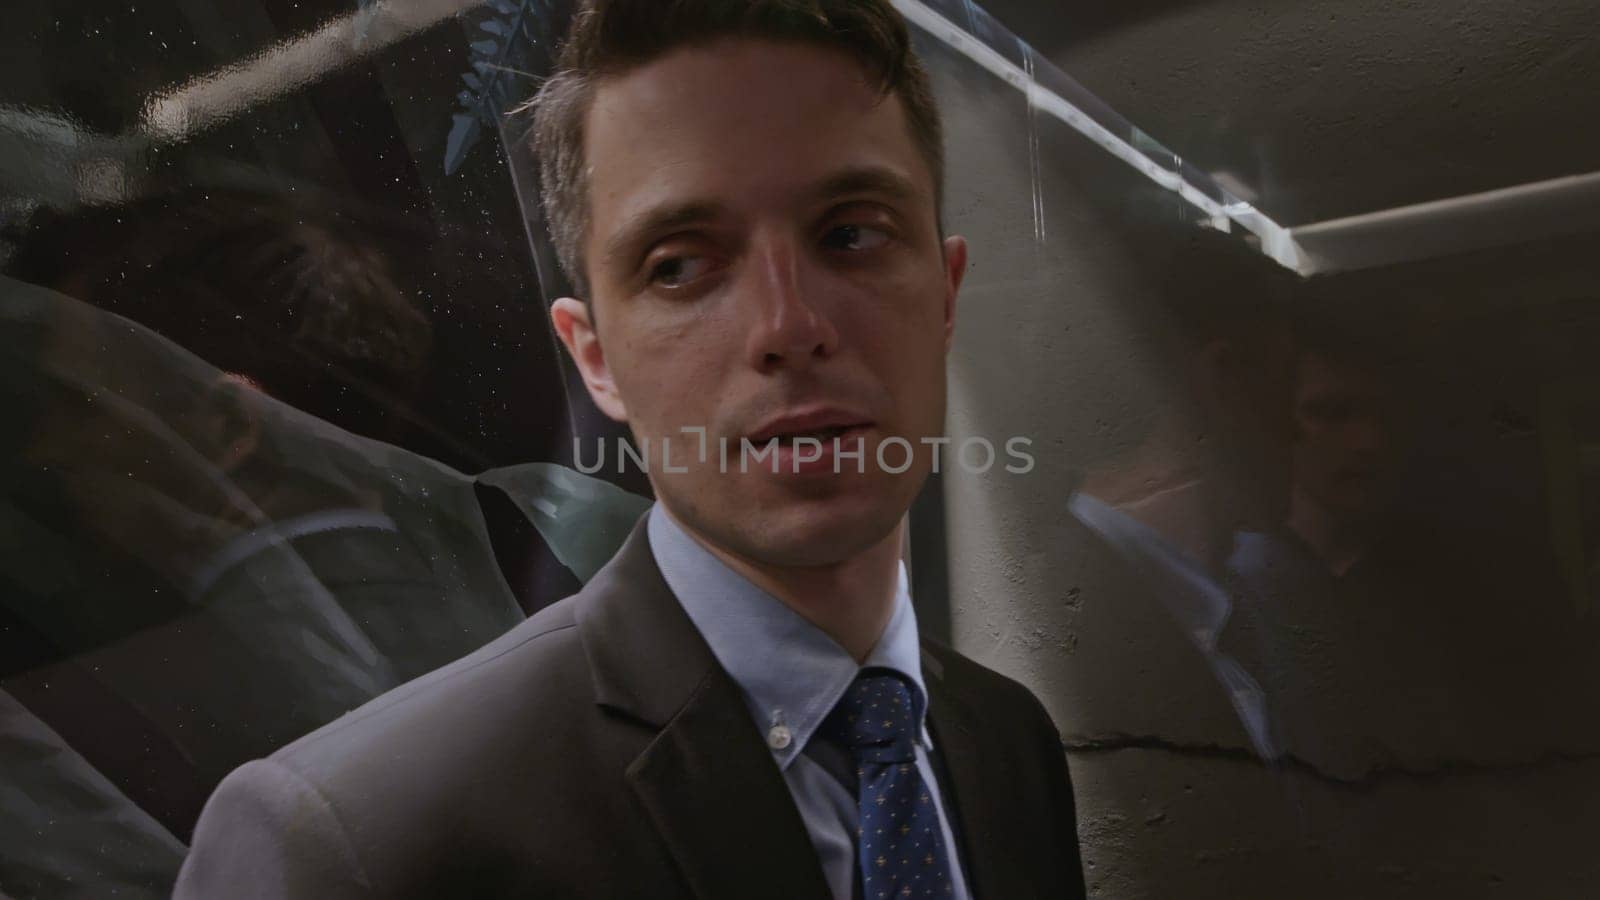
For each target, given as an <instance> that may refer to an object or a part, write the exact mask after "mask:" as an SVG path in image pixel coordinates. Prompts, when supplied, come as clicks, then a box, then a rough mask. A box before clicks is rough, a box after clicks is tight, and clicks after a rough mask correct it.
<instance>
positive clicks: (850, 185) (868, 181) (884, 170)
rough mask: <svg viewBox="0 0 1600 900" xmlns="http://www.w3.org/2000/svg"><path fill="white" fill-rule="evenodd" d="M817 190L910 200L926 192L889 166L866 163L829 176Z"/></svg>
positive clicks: (828, 195)
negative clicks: (881, 195) (882, 195)
mask: <svg viewBox="0 0 1600 900" xmlns="http://www.w3.org/2000/svg"><path fill="white" fill-rule="evenodd" d="M814 193H815V194H816V196H818V197H824V198H831V197H839V196H844V195H847V194H884V195H887V196H888V197H889V198H890V199H893V200H896V201H900V202H907V201H911V200H914V199H916V198H917V197H918V196H920V195H922V194H923V193H924V192H923V191H921V190H919V189H918V188H917V186H916V185H915V184H914V183H913V182H912V181H911V179H909V178H907V177H906V176H905V175H902V174H901V173H900V172H898V171H896V170H894V169H891V168H888V167H887V166H862V167H860V168H855V169H846V170H844V171H842V172H839V173H837V174H834V175H831V176H829V177H828V178H826V179H824V180H823V181H822V182H821V183H820V184H818V185H817V187H816V190H815V192H814Z"/></svg>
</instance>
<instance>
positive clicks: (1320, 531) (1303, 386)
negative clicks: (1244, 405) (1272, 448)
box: [1288, 344, 1395, 575]
mask: <svg viewBox="0 0 1600 900" xmlns="http://www.w3.org/2000/svg"><path fill="white" fill-rule="evenodd" d="M1389 393H1390V392H1389V388H1388V385H1386V384H1385V383H1384V380H1383V377H1382V376H1381V375H1380V373H1379V372H1378V370H1377V367H1376V365H1375V364H1373V363H1371V362H1368V361H1364V360H1362V359H1361V358H1359V357H1358V356H1357V355H1355V354H1354V353H1346V354H1345V355H1342V356H1341V355H1340V353H1339V351H1338V349H1337V348H1336V347H1334V346H1333V345H1331V344H1325V345H1323V346H1321V347H1312V348H1309V349H1307V350H1306V351H1305V352H1303V353H1302V354H1301V357H1300V364H1299V372H1298V378H1297V386H1296V396H1295V407H1294V417H1295V429H1296V436H1295V445H1294V495H1293V502H1292V504H1291V508H1290V512H1289V520H1288V527H1289V529H1290V530H1292V531H1293V532H1294V533H1295V534H1296V535H1298V536H1299V537H1300V538H1301V539H1302V540H1304V541H1305V542H1306V544H1307V545H1308V546H1309V547H1310V548H1311V549H1312V550H1313V551H1314V552H1315V553H1316V554H1317V556H1318V557H1320V558H1321V559H1322V560H1323V562H1324V563H1326V564H1327V566H1328V569H1329V571H1331V572H1332V573H1333V574H1335V575H1344V574H1346V573H1348V572H1349V571H1350V568H1351V567H1352V566H1354V565H1356V564H1357V563H1358V562H1360V561H1361V559H1362V558H1363V557H1364V556H1365V555H1366V553H1367V551H1368V550H1369V549H1370V545H1371V542H1372V540H1373V531H1374V529H1375V528H1376V527H1377V526H1378V525H1379V523H1380V522H1381V519H1382V516H1383V514H1384V512H1385V511H1386V509H1387V507H1388V503H1389V501H1390V500H1391V499H1392V497H1391V494H1390V492H1391V490H1392V487H1393V484H1392V482H1393V478H1394V472H1395V459H1394V435H1393V433H1392V425H1391V422H1390V411H1389V408H1390V405H1391V402H1390V398H1389Z"/></svg>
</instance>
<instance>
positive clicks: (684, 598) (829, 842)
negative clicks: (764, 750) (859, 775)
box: [646, 503, 970, 900]
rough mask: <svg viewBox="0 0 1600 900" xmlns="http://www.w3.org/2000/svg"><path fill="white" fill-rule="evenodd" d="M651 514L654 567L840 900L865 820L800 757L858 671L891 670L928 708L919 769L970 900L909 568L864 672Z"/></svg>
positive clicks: (664, 516)
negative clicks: (940, 765) (739, 703)
mask: <svg viewBox="0 0 1600 900" xmlns="http://www.w3.org/2000/svg"><path fill="white" fill-rule="evenodd" d="M649 516H650V520H649V522H648V523H647V524H646V528H647V529H648V533H649V538H650V549H651V551H652V552H653V553H654V554H655V559H656V565H657V566H658V567H659V568H660V569H661V575H662V577H663V578H664V579H665V580H666V582H667V586H668V587H670V588H672V593H673V594H675V595H677V598H678V602H679V603H681V604H682V605H683V609H684V611H685V612H686V613H688V614H689V619H690V620H691V621H693V622H694V625H695V627H696V628H697V629H699V631H700V634H701V635H702V636H703V637H704V638H705V640H706V643H707V644H709V645H710V646H711V652H712V654H714V655H715V656H716V658H717V662H719V663H721V665H722V668H723V669H724V670H726V671H727V673H728V674H729V675H730V676H732V677H733V680H734V681H735V682H736V683H738V685H739V687H740V688H742V689H743V692H744V699H745V703H746V704H747V705H748V706H749V707H750V714H751V716H752V717H753V719H754V725H755V727H756V728H757V729H758V731H759V733H760V734H761V736H762V740H764V741H766V744H767V747H768V748H769V749H770V750H771V751H772V759H773V762H774V763H775V764H776V765H777V766H778V769H779V770H780V771H781V772H782V773H783V779H784V781H785V782H786V783H787V784H788V785H789V793H790V794H792V795H793V797H794V803H795V806H796V807H797V808H798V809H799V811H800V818H801V819H802V820H803V821H804V822H805V826H806V831H807V833H808V834H809V835H810V836H811V844H812V846H813V847H815V848H816V851H817V857H818V858H819V859H820V861H821V862H822V871H823V875H824V876H825V877H826V879H827V882H828V886H829V888H830V889H831V890H832V891H833V895H834V897H835V898H837V900H850V898H851V897H852V896H853V891H854V885H855V882H856V880H857V878H858V875H857V871H856V844H855V833H856V824H857V821H858V818H859V813H858V812H857V810H856V801H855V798H853V797H851V796H850V792H849V791H847V790H846V789H845V788H844V786H843V785H841V784H840V783H839V782H838V781H837V780H836V779H835V778H834V777H833V776H832V775H830V774H829V773H828V771H827V770H826V769H824V768H823V767H822V766H821V765H820V764H819V763H817V762H816V761H814V760H813V759H811V758H810V757H809V756H806V755H805V754H804V753H803V752H802V751H803V750H804V749H805V746H806V742H807V741H809V740H810V739H811V736H812V735H813V734H815V733H816V731H817V729H818V727H819V726H821V725H822V721H823V719H825V718H827V716H828V713H829V712H831V711H832V710H833V707H834V704H836V703H838V702H839V698H841V697H843V696H844V692H845V690H846V689H848V688H849V687H850V684H851V682H853V681H855V678H856V675H857V673H859V672H860V671H861V669H863V668H865V667H868V666H872V667H881V668H886V669H893V670H895V671H896V672H899V673H901V674H902V675H904V676H906V677H907V678H908V679H910V681H911V683H912V684H913V685H915V693H916V695H917V697H918V700H919V701H920V707H921V709H922V710H923V713H922V727H921V731H922V734H921V738H920V740H918V741H917V745H916V746H917V771H918V772H920V773H921V775H922V780H923V781H924V782H925V783H926V784H927V785H928V790H929V792H931V793H932V794H933V797H934V800H935V801H936V802H937V803H938V810H939V826H940V830H941V831H942V832H943V833H944V842H945V847H946V848H948V856H949V858H950V869H951V871H950V881H951V884H952V885H953V886H954V888H955V891H954V893H953V895H952V896H953V897H955V898H956V900H969V897H970V894H969V892H968V890H967V886H966V879H965V877H964V876H963V874H962V871H961V861H960V860H959V859H958V854H957V852H956V844H955V839H954V837H953V833H952V831H951V828H950V813H949V810H948V809H947V807H946V806H945V803H944V799H943V797H941V796H940V792H939V782H938V780H937V779H936V778H934V775H933V766H932V765H931V763H930V762H929V759H928V751H929V750H931V749H932V747H933V742H932V738H931V737H930V735H929V734H928V729H927V713H926V709H927V702H926V698H927V688H926V686H925V685H924V684H923V681H922V647H921V642H920V640H919V638H918V636H917V616H916V612H915V611H914V610H913V609H912V607H911V592H910V589H909V583H908V581H907V578H906V569H905V563H903V562H902V563H901V564H900V580H899V586H898V588H897V589H896V591H895V600H894V612H893V614H892V615H891V616H890V618H889V624H888V626H887V627H886V628H885V629H884V632H883V636H882V637H880V638H879V639H878V644H877V646H876V647H874V648H873V650H872V653H871V655H870V656H868V657H867V659H866V661H865V662H864V663H861V664H859V665H858V664H857V663H856V661H855V659H854V657H852V656H851V655H850V654H849V653H848V652H847V651H846V650H845V649H844V648H843V647H841V646H839V644H838V643H837V642H836V641H834V640H833V638H831V637H829V636H828V635H827V634H825V633H824V632H823V631H822V630H821V629H819V628H817V627H816V626H815V625H812V624H811V623H810V622H808V621H806V619H805V618H804V617H802V616H801V615H800V614H799V613H797V612H795V611H794V610H792V609H790V608H789V607H788V606H786V605H784V603H783V602H782V601H780V600H778V599H777V598H775V597H773V596H772V595H771V594H768V593H767V592H766V591H763V590H761V589H760V588H758V587H756V586H755V585H754V584H752V583H751V582H750V580H749V579H747V578H745V577H744V576H743V575H740V574H739V573H738V572H735V571H734V570H733V569H730V568H729V567H728V566H727V565H726V564H725V563H723V562H722V560H720V559H718V558H717V557H716V556H715V555H714V554H713V553H711V552H710V551H709V550H707V549H706V548H705V547H703V546H701V545H700V543H699V542H697V541H696V540H695V539H694V538H693V537H691V536H690V535H689V534H688V533H687V532H685V531H684V530H683V527H682V526H681V525H679V524H678V523H677V521H676V520H674V519H673V518H672V516H671V515H669V514H668V513H667V512H666V510H665V509H664V508H663V507H662V506H661V504H660V503H657V504H656V505H655V506H654V507H652V508H651V510H650V513H649Z"/></svg>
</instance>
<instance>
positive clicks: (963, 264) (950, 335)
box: [944, 234, 967, 353]
mask: <svg viewBox="0 0 1600 900" xmlns="http://www.w3.org/2000/svg"><path fill="white" fill-rule="evenodd" d="M944 266H945V294H944V350H945V352H946V353H949V352H950V346H951V345H952V344H953V343H954V342H955V337H956V295H957V294H959V293H961V280H962V279H963V278H965V277H966V276H967V239H966V238H964V237H961V236H960V235H954V234H953V235H951V236H949V237H947V238H945V239H944Z"/></svg>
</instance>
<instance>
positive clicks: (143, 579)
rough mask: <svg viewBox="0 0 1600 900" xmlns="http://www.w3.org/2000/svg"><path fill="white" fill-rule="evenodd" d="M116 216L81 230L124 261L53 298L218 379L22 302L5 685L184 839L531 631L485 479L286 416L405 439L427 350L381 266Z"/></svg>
mask: <svg viewBox="0 0 1600 900" xmlns="http://www.w3.org/2000/svg"><path fill="white" fill-rule="evenodd" d="M234 199H236V198H234ZM173 209H177V210H180V211H181V212H180V213H179V214H178V215H176V216H175V217H169V216H170V215H171V211H172V210H173ZM134 212H135V213H137V212H139V211H138V210H136V211H134ZM103 215H104V216H105V217H106V220H107V221H109V222H111V223H112V226H113V227H111V228H105V229H102V228H99V227H94V226H96V225H98V224H99V223H97V222H94V221H93V220H91V221H90V222H89V223H87V227H86V223H85V222H84V221H81V220H80V221H74V222H71V223H70V226H64V225H63V226H59V228H60V229H65V232H64V233H69V234H71V235H73V237H74V238H75V240H80V241H81V240H90V241H93V240H107V241H108V242H107V243H104V244H100V245H98V246H96V247H95V248H94V250H93V251H92V252H91V253H89V254H88V256H87V262H86V264H85V265H84V266H83V267H82V268H81V269H79V270H76V271H74V272H72V273H70V274H69V275H68V277H64V278H61V279H55V280H54V282H55V283H56V284H58V285H60V286H61V287H64V288H67V289H70V290H75V291H77V292H78V293H80V294H82V295H84V296H85V297H86V298H88V299H90V300H92V301H93V302H96V303H97V304H101V305H103V306H105V307H106V308H108V309H115V310H118V311H120V312H125V313H130V314H137V315H140V316H141V317H145V318H148V319H149V320H150V322H151V323H152V324H155V325H156V326H157V327H158V328H161V329H163V330H164V331H166V332H167V334H168V337H177V338H183V339H187V340H189V341H191V342H192V343H193V344H194V345H195V346H194V349H196V350H198V351H199V352H200V353H202V354H204V355H206V356H207V357H209V358H210V360H211V361H212V362H214V363H216V364H217V365H218V366H220V367H221V368H217V367H214V366H212V365H208V364H206V363H204V362H202V361H201V360H200V359H198V358H196V357H195V356H192V355H190V354H189V353H187V352H185V351H184V350H182V349H180V348H178V347H177V346H176V345H174V344H172V343H170V342H169V341H168V340H167V339H165V338H162V337H158V336H157V335H155V334H153V333H152V332H150V331H147V330H145V329H144V328H142V327H140V326H138V325H135V324H134V323H132V322H130V321H129V320H127V319H124V318H121V317H120V316H113V315H109V314H107V313H105V312H101V311H98V310H96V309H94V308H93V307H90V306H87V305H85V304H83V303H80V302H77V301H73V300H69V299H66V298H64V297H61V296H59V295H52V294H50V293H48V292H45V291H43V290H40V289H36V288H31V287H29V286H27V285H23V284H20V283H18V282H15V281H7V282H6V283H5V287H6V294H7V297H6V303H5V319H4V322H3V325H4V327H3V329H0V341H3V343H4V344H5V345H6V356H7V359H8V360H9V362H8V369H9V370H10V371H8V372H7V377H6V379H5V384H6V390H7V393H8V394H9V395H10V396H9V397H8V400H10V401H12V402H13V404H14V406H13V408H15V409H18V410H23V411H26V415H25V418H24V421H23V422H22V423H21V424H22V426H23V427H21V428H20V429H18V430H17V431H15V432H13V435H14V438H13V439H14V440H16V441H18V443H17V444H16V445H15V446H13V447H11V448H9V452H7V453H6V454H5V465H4V469H3V471H4V473H5V481H6V486H7V490H6V492H5V500H4V503H3V510H4V521H5V524H6V528H7V532H8V533H7V540H6V542H5V543H6V553H7V557H8V558H7V559H6V565H5V566H4V572H3V577H4V578H5V580H6V582H7V585H6V587H7V590H6V592H5V595H4V601H3V603H4V607H3V610H0V613H3V615H4V625H5V629H4V633H3V640H4V642H5V643H6V645H7V646H6V647H5V651H6V652H5V653H4V654H3V658H5V659H6V660H7V665H6V667H5V672H4V679H3V687H4V689H5V690H6V691H8V692H9V693H10V694H11V695H12V696H13V697H15V698H16V699H17V700H18V701H20V702H21V704H22V705H23V706H25V707H26V708H27V709H28V711H29V712H30V713H31V714H32V715H33V716H36V717H37V718H38V719H39V720H40V722H41V723H42V724H43V725H45V726H47V727H48V728H49V729H50V730H51V731H53V732H54V733H55V734H58V735H60V736H61V737H62V738H63V739H64V740H65V742H66V743H67V744H70V746H71V747H72V748H73V749H74V750H76V751H77V753H79V754H81V755H82V756H83V759H84V760H86V761H87V763H88V764H89V765H92V766H93V767H95V768H97V769H98V770H99V771H100V772H101V773H103V774H104V776H105V777H106V778H108V779H110V781H111V782H112V783H113V784H115V785H116V786H117V787H118V788H119V789H120V790H121V791H123V792H125V793H126V795H127V796H128V797H129V798H130V799H132V800H133V801H134V802H135V803H137V805H138V806H139V807H141V808H142V809H143V810H144V811H145V812H147V813H148V814H149V815H150V816H152V817H154V819H155V820H156V821H158V822H160V823H161V825H162V826H164V827H165V828H166V829H168V830H169V831H170V832H171V833H172V834H174V835H177V836H178V837H179V838H182V837H183V836H185V835H186V834H187V830H188V828H189V827H190V825H191V824H192V822H193V820H194V818H195V816H196V815H197V814H198V811H199V806H200V804H201V802H203V800H204V797H205V796H206V795H207V793H208V792H209V790H210V788H211V787H212V786H214V784H215V783H216V781H217V780H220V778H221V777H222V775H224V774H226V772H227V771H229V770H230V769H231V768H233V767H234V766H236V765H238V764H239V763H240V762H242V761H244V760H247V759H250V758H253V757H256V756H261V755H265V754H267V753H269V752H271V751H272V750H273V749H275V748H276V747H277V746H279V745H281V744H282V743H284V742H286V741H288V740H290V739H292V738H294V737H296V736H298V735H299V734H301V733H304V732H305V731H308V730H310V729H312V728H314V727H316V726H317V725H320V724H322V723H324V722H326V721H329V720H330V719H332V718H334V717H336V716H338V715H339V714H341V713H343V712H344V711H346V710H348V709H351V708H353V707H355V706H357V705H360V703H362V702H363V701H365V700H366V699H369V698H371V697H372V696H375V695H376V694H378V693H380V692H382V691H384V690H386V689H388V688H390V687H393V686H395V685H398V684H400V683H401V682H403V681H405V680H407V679H409V678H411V677H414V676H415V675H418V674H421V673H423V672H426V671H429V670H431V669H432V668H435V667H436V666H438V665H441V664H443V663H445V662H447V661H449V660H451V659H454V658H456V657H457V656H460V655H462V654H464V653H466V652H468V651H470V650H472V649H475V648H476V647H477V646H479V645H481V644H482V643H484V642H486V641H488V640H489V639H491V638H493V637H495V636H497V635H498V634H500V633H502V632H503V631H504V630H505V629H506V628H508V627H509V626H510V625H512V624H514V623H515V622H516V621H519V620H520V619H521V617H522V613H521V610H520V608H519V607H518V606H517V604H516V603H515V602H514V601H513V599H512V598H511V596H510V595H509V593H508V592H507V590H506V588H505V586H504V583H503V582H502V581H501V580H500V579H499V573H498V570H497V569H496V567H495V563H494V559H493V557H492V555H491V554H490V552H489V549H488V547H489V542H488V539H487V535H486V534H484V533H483V532H482V527H483V526H482V521H481V516H480V515H479V513H478V509H477V505H476V500H475V498H474V496H473V488H472V485H471V482H470V481H469V480H467V479H464V478H462V477H461V476H459V475H457V474H456V473H454V472H452V471H451V470H448V469H445V468H443V467H440V466H437V465H436V464H432V463H430V462H428V461H427V460H425V459H422V458H420V457H414V456H411V455H410V454H406V453H404V452H402V451H399V450H397V449H395V448H392V447H387V446H386V445H382V444H376V443H371V442H365V441H363V440H361V439H359V438H356V437H354V436H353V435H350V434H349V433H348V432H346V431H344V430H342V429H340V428H336V427H334V426H333V425H332V424H329V423H327V422H325V421H323V420H321V419H319V418H316V417H314V416H312V415H308V414H306V413H304V412H300V411H297V410H294V409H292V408H290V407H288V406H285V405H284V404H283V403H282V402H281V401H282V400H286V399H292V400H294V401H297V402H299V403H301V404H303V405H305V406H307V407H309V408H311V409H313V410H315V411H317V412H321V413H323V414H324V415H326V416H327V417H330V418H335V419H339V420H342V421H343V423H346V424H349V425H350V426H352V427H358V428H364V429H365V430H367V431H368V432H369V433H375V434H381V433H383V432H384V431H385V429H386V428H388V427H389V426H390V423H391V421H392V420H391V418H390V413H391V410H392V409H393V408H394V407H393V405H391V404H390V403H389V401H388V398H391V397H396V396H399V397H403V396H404V394H405V392H406V391H407V390H408V389H409V388H410V387H411V386H413V385H414V384H416V383H417V379H418V375H419V373H420V372H421V371H422V368H423V366H424V365H425V359H426V356H425V353H426V347H427V336H428V330H427V323H426V320H425V319H423V317H422V316H421V315H420V314H418V313H416V312H415V311H414V310H412V309H411V308H410V307H409V306H408V305H406V303H405V301H404V300H403V298H402V297H401V296H400V294H399V292H398V290H396V289H395V288H394V286H393V281H392V279H390V278H388V277H387V275H386V274H385V272H384V268H383V264H382V261H381V259H380V258H379V257H378V256H376V255H375V254H374V253H373V252H372V251H371V250H370V249H369V248H366V247H364V246H362V245H360V244H359V243H354V242H352V241H351V240H350V238H349V232H347V231H346V232H342V233H340V234H335V232H334V230H333V229H331V228H329V227H328V226H327V225H326V224H321V223H314V222H310V221H308V220H304V219H299V218H296V217H291V216H289V215H286V214H285V211H284V210H281V209H280V210H277V211H274V210H273V209H272V207H271V206H270V205H267V204H263V203H261V202H258V201H252V202H251V203H250V204H249V205H238V206H235V205H229V203H228V202H226V201H221V202H219V201H217V200H206V201H200V202H197V201H194V200H193V198H185V200H183V201H181V202H171V204H170V205H169V204H168V202H159V205H158V206H156V207H155V212H154V215H153V218H144V217H140V216H138V215H136V214H131V215H128V216H126V217H119V216H116V215H115V214H114V213H113V212H106V213H104V214H103ZM117 218H122V221H121V222H118V221H116V219H117ZM129 222H131V223H133V224H132V225H130V226H127V227H128V230H126V231H119V230H118V229H119V228H121V227H123V226H124V224H125V223H129ZM167 222H186V223H191V224H190V225H189V226H185V228H184V230H185V231H186V232H187V231H188V228H189V227H192V228H194V229H195V230H194V232H193V233H185V234H182V235H177V234H171V233H162V230H161V228H160V225H162V224H165V223H167ZM175 227H176V226H175ZM42 233H43V234H47V235H52V236H53V235H55V234H60V233H63V231H61V230H57V229H56V228H55V227H52V230H47V231H43V232H42ZM108 233H109V234H110V235H112V237H110V238H107V235H108ZM41 245H44V246H54V247H57V248H60V249H57V250H56V254H57V255H59V256H61V257H64V258H68V259H70V258H72V256H73V255H74V250H72V249H66V248H68V247H74V248H75V247H78V246H81V245H80V244H77V243H72V242H68V243H61V244H50V243H45V242H44V241H43V240H42V239H41V242H40V243H34V244H30V245H29V248H28V252H27V253H25V254H23V255H22V256H21V257H20V259H22V260H24V261H27V260H30V259H37V258H38V256H36V255H35V254H37V253H38V252H39V251H38V250H37V248H38V247H39V246H41ZM191 248H195V249H191ZM196 251H198V252H196ZM96 263H100V265H96ZM124 273H128V277H124ZM31 274H33V275H34V277H40V275H39V271H38V270H37V269H35V270H34V271H33V272H32V273H31ZM242 710H247V711H248V712H247V714H241V711H242ZM6 771H7V772H12V771H16V770H14V769H12V768H11V767H9V766H8V767H6ZM57 812H58V813H59V815H58V816H57V818H60V819H63V820H66V821H75V819H74V818H73V817H72V816H70V815H67V813H68V812H69V811H57Z"/></svg>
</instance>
